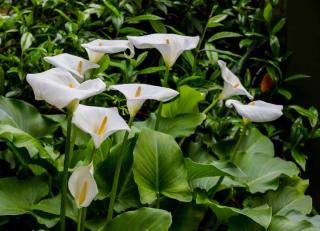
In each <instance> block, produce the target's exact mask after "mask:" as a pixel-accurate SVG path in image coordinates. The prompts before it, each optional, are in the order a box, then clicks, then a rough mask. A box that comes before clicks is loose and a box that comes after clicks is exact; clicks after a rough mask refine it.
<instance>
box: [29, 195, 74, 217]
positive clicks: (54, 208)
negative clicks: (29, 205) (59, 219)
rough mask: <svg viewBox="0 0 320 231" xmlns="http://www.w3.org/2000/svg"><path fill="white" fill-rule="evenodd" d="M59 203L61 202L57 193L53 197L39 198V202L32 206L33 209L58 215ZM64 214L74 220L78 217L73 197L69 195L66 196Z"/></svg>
mask: <svg viewBox="0 0 320 231" xmlns="http://www.w3.org/2000/svg"><path fill="white" fill-rule="evenodd" d="M60 203H61V195H60V194H59V195H57V196H55V197H52V198H48V199H43V200H41V201H40V202H39V203H37V204H35V205H34V206H33V210H34V211H41V212H45V213H50V214H53V215H56V216H59V215H60ZM66 216H67V217H69V218H71V219H72V220H74V221H77V218H78V208H77V207H76V204H75V202H74V199H73V198H72V197H71V196H68V197H67V207H66Z"/></svg>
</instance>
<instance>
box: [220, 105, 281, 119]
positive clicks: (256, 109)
mask: <svg viewBox="0 0 320 231" xmlns="http://www.w3.org/2000/svg"><path fill="white" fill-rule="evenodd" d="M226 106H227V107H229V108H231V107H232V106H233V107H234V108H235V109H236V111H237V112H238V113H239V114H240V115H241V116H243V117H244V118H246V119H248V120H250V121H252V122H268V121H273V120H276V119H278V118H279V117H280V116H281V115H282V109H283V106H282V105H276V104H271V103H266V102H264V101H261V100H258V101H252V102H251V103H249V104H247V105H244V104H242V103H241V102H239V101H237V100H233V99H228V100H227V101H226Z"/></svg>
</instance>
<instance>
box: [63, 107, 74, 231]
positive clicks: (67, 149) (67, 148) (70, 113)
mask: <svg viewBox="0 0 320 231" xmlns="http://www.w3.org/2000/svg"><path fill="white" fill-rule="evenodd" d="M72 116H73V110H68V114H67V119H68V124H67V137H66V146H65V156H64V164H63V176H62V195H61V207H60V230H61V231H64V230H65V224H66V202H67V184H68V168H69V161H70V154H71V152H72V149H71V130H72Z"/></svg>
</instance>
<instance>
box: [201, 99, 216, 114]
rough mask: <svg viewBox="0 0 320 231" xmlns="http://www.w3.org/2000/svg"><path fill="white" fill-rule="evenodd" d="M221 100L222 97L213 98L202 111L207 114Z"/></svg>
mask: <svg viewBox="0 0 320 231" xmlns="http://www.w3.org/2000/svg"><path fill="white" fill-rule="evenodd" d="M219 101H220V97H218V98H216V99H215V100H213V101H212V103H211V104H210V105H209V106H208V107H206V109H204V110H203V111H202V113H203V114H207V113H208V112H209V111H210V110H211V109H212V108H213V107H214V106H215V105H216V104H217V103H218V102H219Z"/></svg>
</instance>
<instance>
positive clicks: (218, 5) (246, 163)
mask: <svg viewBox="0 0 320 231" xmlns="http://www.w3.org/2000/svg"><path fill="white" fill-rule="evenodd" d="M277 5H278V1H277V0H266V1H263V0H215V1H205V0H196V1H188V0H181V1H167V0H155V1H143V0H131V1H126V0H122V1H116V0H100V1H64V0H28V1H10V2H9V1H4V0H0V94H1V97H0V141H1V147H0V177H1V178H0V225H1V226H2V227H3V228H4V229H10V230H20V229H22V228H23V229H24V230H38V229H55V228H57V227H58V225H57V223H58V221H59V213H60V207H59V206H60V198H61V190H60V186H61V176H62V170H63V160H64V145H65V143H66V138H65V137H66V130H67V118H66V116H65V113H64V112H63V111H61V110H58V109H56V108H54V107H52V106H51V105H49V104H47V103H45V102H44V101H35V100H34V94H33V92H32V89H31V87H30V85H29V84H28V83H27V82H26V75H27V74H28V73H38V72H42V71H45V70H48V69H49V68H50V67H51V66H50V64H48V63H47V62H45V61H44V57H46V56H53V55H56V54H60V53H63V52H66V53H70V54H73V55H78V56H81V57H87V55H86V52H85V50H84V49H83V48H82V47H81V44H83V43H86V42H89V41H91V40H93V39H96V38H103V39H120V38H122V39H126V36H128V35H144V34H151V33H175V34H185V35H189V36H195V35H199V36H200V43H199V45H198V47H197V48H196V49H194V50H192V51H186V52H184V53H183V54H182V55H181V56H180V58H179V59H178V60H177V62H176V63H175V65H173V67H172V69H171V70H170V74H169V82H168V84H169V86H170V87H171V88H173V89H177V90H178V91H179V93H180V95H179V97H177V98H175V99H174V100H172V101H170V102H168V103H165V104H163V107H162V112H161V118H158V119H159V120H160V124H159V129H158V131H155V130H154V126H155V123H156V120H157V117H159V115H158V114H157V113H156V111H157V108H158V105H159V103H158V102H157V101H147V102H146V103H145V104H144V106H143V108H142V110H140V112H139V113H138V114H137V116H136V118H135V122H134V123H133V126H132V129H131V132H130V134H129V141H128V144H127V145H126V148H125V152H124V154H125V155H124V164H123V166H122V168H121V175H120V181H119V190H118V193H117V198H116V203H115V212H116V214H117V216H115V218H114V219H113V220H112V221H111V222H109V223H108V224H106V217H107V210H108V204H109V198H110V194H111V188H112V183H113V176H114V172H115V168H116V166H115V165H116V164H115V163H116V162H117V159H118V158H119V155H118V153H119V148H120V146H121V142H122V138H123V136H124V132H118V133H116V134H114V135H112V136H111V137H109V138H107V140H106V141H105V142H104V143H103V144H102V146H101V147H100V148H99V149H98V150H97V153H96V154H95V156H94V169H95V175H94V177H95V180H96V181H97V184H98V189H99V194H98V195H97V197H96V198H95V201H94V202H93V203H92V204H91V205H90V207H89V208H88V210H87V222H86V228H87V229H89V230H100V229H101V230H115V231H116V230H119V231H120V230H125V229H128V228H127V227H128V226H129V227H132V229H130V230H144V229H148V228H149V230H168V229H169V227H170V230H183V231H187V230H208V229H210V230H228V229H229V230H250V231H251V230H271V231H278V230H283V231H286V230H288V231H289V230H290V231H292V230H297V231H300V230H309V231H311V230H318V229H319V228H320V218H319V217H318V216H311V215H310V214H311V212H312V211H313V209H312V199H311V197H310V196H307V195H305V191H306V189H307V187H308V180H306V179H302V178H301V177H300V175H301V173H302V172H303V171H305V166H306V159H307V157H306V155H305V154H304V153H303V145H304V143H305V142H306V141H307V140H308V139H313V138H317V137H319V136H320V128H319V122H318V112H317V110H316V109H315V108H314V107H311V108H308V109H305V108H302V107H300V106H298V105H291V103H290V100H291V98H292V95H291V93H290V92H289V91H288V90H287V89H286V83H287V82H288V81H294V80H296V79H300V78H307V77H308V76H305V75H301V74H299V75H295V76H287V75H286V73H284V72H282V70H283V68H284V66H285V64H286V61H287V59H288V57H289V56H290V52H288V51H287V50H286V47H285V46H284V45H283V42H282V40H283V39H284V38H283V36H282V34H281V33H282V30H283V28H284V26H285V22H286V20H285V18H282V17H281V9H280V8H279V7H277ZM218 60H224V61H225V62H226V63H227V64H228V66H229V67H230V69H231V70H232V72H233V73H235V74H236V75H237V76H239V78H240V79H241V82H242V83H243V85H244V86H245V87H246V88H247V89H249V92H250V93H251V94H252V95H254V97H255V99H261V100H265V101H268V102H272V103H277V104H282V105H284V106H285V108H284V115H283V116H282V117H281V118H280V119H279V120H277V121H274V122H268V123H247V121H245V120H243V119H242V118H241V117H240V116H239V115H238V114H237V113H236V111H235V110H234V109H230V108H227V107H225V106H224V105H223V103H222V104H221V105H214V107H212V108H211V107H210V106H209V105H210V104H211V103H212V102H215V101H216V100H217V98H218V96H219V94H220V92H221V89H222V86H223V80H222V78H221V73H220V69H219V66H218V64H217V62H218ZM99 64H100V67H99V68H98V69H96V70H94V71H91V72H89V73H88V74H87V76H86V78H87V79H95V78H97V77H99V78H101V79H103V81H104V82H105V83H106V85H107V86H110V85H113V84H119V83H137V82H140V83H147V84H153V85H161V84H162V83H163V79H164V75H165V69H166V68H165V64H164V62H163V59H162V58H161V55H160V53H159V52H158V51H157V50H155V49H151V50H138V49H136V54H135V56H134V57H133V58H131V59H128V58H126V56H125V55H124V54H120V53H119V54H112V55H105V56H104V57H103V59H102V60H101V61H100V63H99ZM235 98H236V99H238V100H242V101H243V102H248V100H246V99H245V98H244V97H240V96H236V97H235ZM82 103H83V104H86V105H95V106H103V107H118V108H119V111H120V114H121V115H122V116H123V117H124V118H127V119H128V118H129V116H128V110H127V107H126V100H125V98H124V97H123V95H121V94H118V93H117V92H115V91H105V92H103V93H102V94H99V95H97V96H95V97H92V98H89V99H87V100H85V101H84V102H82ZM208 106H209V110H207V108H208ZM204 112H205V113H204ZM73 137H74V139H73V140H72V145H73V146H74V153H73V155H72V156H71V165H70V167H69V171H70V173H71V172H72V171H73V170H74V169H75V168H76V166H78V165H82V164H88V162H89V159H90V154H91V152H92V149H93V147H94V145H93V143H92V141H90V137H89V136H88V135H87V134H85V133H84V132H82V131H81V130H80V129H78V128H75V129H74V133H73ZM155 159H156V160H157V162H156V163H155V162H154V160H155ZM142 166H144V168H143V167H142ZM145 166H147V167H145ZM131 169H132V170H131ZM150 172H151V173H152V174H151V173H150ZM69 199H70V200H69V201H68V206H67V217H68V220H67V224H68V227H69V229H70V230H73V229H75V228H76V222H77V219H78V212H79V211H78V209H77V208H76V205H75V203H74V201H73V199H72V197H71V196H70V198H69ZM157 207H160V208H157ZM2 227H1V228H2Z"/></svg>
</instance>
